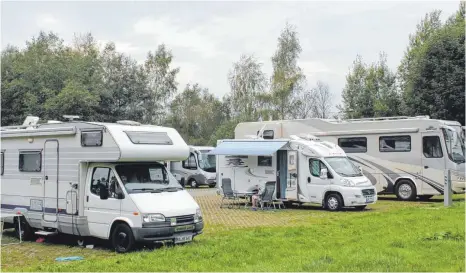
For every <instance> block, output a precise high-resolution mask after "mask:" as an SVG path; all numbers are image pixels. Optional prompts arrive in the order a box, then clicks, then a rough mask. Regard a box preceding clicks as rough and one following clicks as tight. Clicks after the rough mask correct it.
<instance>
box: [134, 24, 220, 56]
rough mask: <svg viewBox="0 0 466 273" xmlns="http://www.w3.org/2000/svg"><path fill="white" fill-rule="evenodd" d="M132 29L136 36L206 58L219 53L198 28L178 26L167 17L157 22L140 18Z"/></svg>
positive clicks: (212, 42) (215, 46)
mask: <svg viewBox="0 0 466 273" xmlns="http://www.w3.org/2000/svg"><path fill="white" fill-rule="evenodd" d="M201 28H202V27H201ZM133 29H134V31H135V32H136V34H140V35H149V36H152V38H153V40H154V41H156V42H157V43H158V44H161V43H164V44H166V45H167V46H169V47H178V48H187V49H190V50H192V51H194V52H197V53H200V54H202V55H203V56H204V57H206V58H212V57H215V56H217V55H218V54H220V53H221V52H220V51H219V50H218V48H217V45H216V43H215V42H214V41H212V40H211V39H210V37H209V36H208V35H203V34H202V33H201V31H200V28H199V27H195V28H193V27H181V26H178V25H176V23H175V22H174V21H173V20H172V19H171V18H170V17H168V16H165V17H162V18H160V19H157V20H156V19H153V18H150V17H146V18H142V19H140V20H139V21H137V22H136V23H135V24H134V26H133Z"/></svg>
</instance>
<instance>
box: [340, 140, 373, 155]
mask: <svg viewBox="0 0 466 273" xmlns="http://www.w3.org/2000/svg"><path fill="white" fill-rule="evenodd" d="M338 146H340V148H342V149H343V151H345V153H365V152H367V138H365V137H348V138H339V139H338Z"/></svg>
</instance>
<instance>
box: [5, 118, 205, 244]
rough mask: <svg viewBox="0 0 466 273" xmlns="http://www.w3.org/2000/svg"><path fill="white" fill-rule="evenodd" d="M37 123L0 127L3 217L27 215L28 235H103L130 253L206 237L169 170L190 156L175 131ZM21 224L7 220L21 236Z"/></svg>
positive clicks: (123, 123) (188, 198) (119, 125)
mask: <svg viewBox="0 0 466 273" xmlns="http://www.w3.org/2000/svg"><path fill="white" fill-rule="evenodd" d="M38 120H39V119H38V118H34V117H32V118H31V117H28V119H27V120H26V122H25V124H24V126H8V127H3V128H1V159H2V161H1V187H2V188H1V211H2V213H14V214H20V215H22V216H21V217H20V222H19V223H20V224H21V234H22V235H23V237H31V236H32V235H34V233H35V234H38V235H42V236H48V235H54V234H58V233H66V234H72V235H76V236H78V241H79V242H80V243H83V240H84V239H85V238H86V237H97V238H101V239H108V240H110V241H111V242H112V244H113V246H114V247H115V249H116V251H117V252H127V251H129V250H131V249H132V247H133V246H134V244H135V242H146V243H152V242H159V241H167V240H169V241H174V242H175V243H184V242H188V241H191V240H192V238H193V237H194V236H196V235H198V234H201V233H202V229H203V225H204V224H203V220H202V214H201V210H200V208H199V205H198V204H197V203H196V201H195V200H194V199H193V198H192V197H191V195H190V194H189V193H188V192H186V191H185V190H184V189H183V188H182V187H181V186H180V185H179V183H178V182H177V181H176V179H175V178H174V177H173V176H172V175H171V174H170V173H169V172H168V171H167V170H166V168H165V167H164V165H163V161H165V160H181V159H184V158H187V157H188V154H189V147H188V145H187V144H186V143H185V142H184V140H183V139H182V137H181V136H180V135H179V133H178V132H177V131H176V130H175V129H172V128H166V127H159V126H152V125H141V124H139V123H137V122H132V121H119V122H117V123H99V122H82V121H71V122H63V123H62V122H49V123H46V124H40V125H39V124H37V121H38ZM29 121H30V122H29ZM16 219H18V217H15V218H14V219H6V222H8V223H10V224H13V225H14V226H15V228H16V230H17V233H19V229H18V220H16ZM18 235H19V234H18Z"/></svg>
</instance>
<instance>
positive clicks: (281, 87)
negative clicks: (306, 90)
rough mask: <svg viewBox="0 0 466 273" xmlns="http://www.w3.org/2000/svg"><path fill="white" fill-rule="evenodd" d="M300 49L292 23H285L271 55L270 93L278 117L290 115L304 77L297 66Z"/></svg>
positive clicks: (282, 117)
mask: <svg viewBox="0 0 466 273" xmlns="http://www.w3.org/2000/svg"><path fill="white" fill-rule="evenodd" d="M301 51H302V49H301V45H300V43H299V38H298V32H297V31H296V29H295V27H294V26H293V25H290V24H288V23H287V24H286V26H285V28H284V30H283V31H282V33H281V34H280V37H278V47H277V50H276V52H275V54H274V55H273V57H272V67H273V74H272V79H271V95H272V98H273V104H274V109H275V111H276V112H277V114H278V118H279V119H285V118H287V117H289V116H291V113H292V109H293V105H292V104H291V101H292V100H293V97H294V93H296V92H297V90H298V89H299V87H298V84H299V83H300V81H301V80H302V79H303V77H304V75H303V73H302V71H301V68H300V67H299V66H298V59H299V54H300V53H301Z"/></svg>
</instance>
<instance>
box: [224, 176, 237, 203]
mask: <svg viewBox="0 0 466 273" xmlns="http://www.w3.org/2000/svg"><path fill="white" fill-rule="evenodd" d="M222 191H223V197H222V203H221V204H220V208H223V201H224V200H225V199H228V200H233V203H234V202H235V201H236V200H238V196H237V195H236V193H235V192H234V191H233V189H232V188H231V179H230V178H222ZM228 208H232V204H231V203H230V204H229V205H228Z"/></svg>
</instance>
